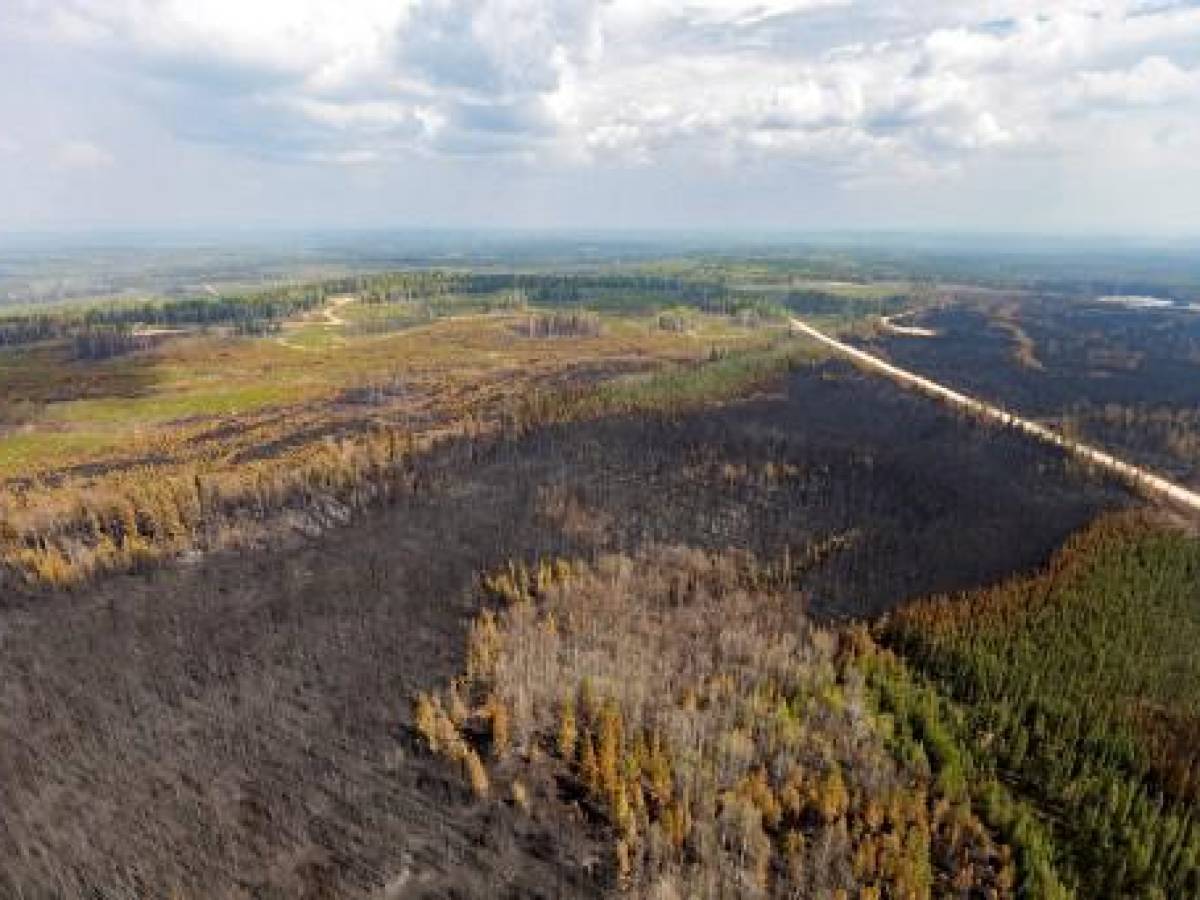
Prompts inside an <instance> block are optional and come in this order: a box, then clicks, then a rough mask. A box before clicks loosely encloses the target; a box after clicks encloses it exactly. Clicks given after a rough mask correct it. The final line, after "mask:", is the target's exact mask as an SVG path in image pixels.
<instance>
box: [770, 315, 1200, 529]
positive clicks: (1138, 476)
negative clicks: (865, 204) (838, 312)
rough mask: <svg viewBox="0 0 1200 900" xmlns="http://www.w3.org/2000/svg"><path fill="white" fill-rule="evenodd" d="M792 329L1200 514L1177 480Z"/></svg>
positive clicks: (813, 332)
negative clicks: (1059, 448)
mask: <svg viewBox="0 0 1200 900" xmlns="http://www.w3.org/2000/svg"><path fill="white" fill-rule="evenodd" d="M790 322H791V327H792V331H793V332H798V333H800V334H804V335H806V336H808V337H810V338H812V339H813V340H816V341H818V342H820V343H822V344H824V345H825V346H826V347H829V348H831V349H832V350H835V351H836V352H838V353H841V354H843V355H844V356H848V357H850V359H852V360H854V361H855V362H856V363H859V364H860V365H862V366H864V367H866V368H869V369H874V370H875V371H877V372H881V373H883V374H884V375H887V376H888V377H889V378H892V379H894V380H895V381H896V382H898V383H899V384H902V385H904V386H906V387H913V388H916V389H917V390H919V391H922V392H924V393H926V394H929V395H930V396H933V397H936V398H938V399H939V400H944V401H946V402H947V403H949V404H951V405H952V406H957V407H959V408H961V409H965V410H967V411H968V412H971V413H974V414H975V415H978V416H980V417H981V418H985V419H991V420H992V421H994V422H999V423H1001V424H1002V425H1008V426H1010V427H1012V428H1016V429H1017V430H1019V431H1022V432H1024V433H1025V434H1027V435H1029V436H1030V437H1033V438H1036V439H1038V440H1040V441H1045V442H1046V443H1048V444H1053V445H1054V446H1056V447H1062V448H1063V449H1064V450H1066V451H1067V452H1068V453H1071V454H1073V455H1074V456H1076V457H1077V458H1079V459H1081V460H1083V461H1084V462H1086V463H1089V464H1091V465H1094V466H1098V467H1099V468H1101V469H1104V470H1106V471H1107V472H1109V473H1111V474H1113V475H1115V476H1117V477H1118V478H1120V479H1121V480H1122V481H1125V482H1126V483H1128V484H1129V485H1131V486H1132V487H1133V488H1134V489H1135V490H1137V491H1139V492H1141V493H1142V494H1145V495H1147V496H1149V497H1153V498H1156V499H1163V500H1168V501H1170V502H1172V503H1175V504H1178V505H1179V506H1182V507H1186V508H1187V509H1189V510H1191V511H1192V512H1194V513H1200V494H1198V493H1196V492H1195V491H1190V490H1188V489H1187V488H1185V487H1183V486H1182V485H1178V484H1176V483H1175V482H1173V481H1168V480H1167V479H1166V478H1163V477H1162V476H1161V475H1155V474H1154V473H1153V472H1149V471H1147V470H1146V469H1143V468H1142V467H1140V466H1135V465H1133V464H1132V463H1127V462H1125V461H1124V460H1121V459H1117V457H1115V456H1113V455H1112V454H1111V453H1107V452H1105V451H1104V450H1099V449H1097V448H1095V447H1092V446H1090V445H1088V444H1082V443H1079V442H1078V441H1073V440H1070V439H1069V438H1066V437H1064V436H1063V435H1061V434H1059V433H1058V432H1056V431H1054V430H1052V429H1050V428H1047V427H1046V426H1045V425H1041V424H1039V423H1037V422H1034V421H1032V420H1031V419H1025V418H1022V417H1021V416H1017V415H1014V414H1013V413H1010V412H1007V411H1005V410H1003V409H1001V408H1000V407H998V406H993V405H992V404H990V403H985V402H984V401H982V400H978V399H976V398H975V397H971V396H969V395H967V394H963V393H960V392H959V391H955V390H952V389H951V388H948V387H946V386H945V385H942V384H939V383H938V382H936V381H932V380H930V379H928V378H925V377H924V376H921V375H917V374H915V373H913V372H909V371H908V370H907V369H901V368H900V367H899V366H894V365H892V364H891V363H889V362H885V361H884V360H882V359H880V358H879V357H877V356H872V355H871V354H870V353H866V352H865V351H863V350H859V349H858V348H857V347H852V346H850V345H849V344H846V343H843V342H842V341H839V340H837V339H835V338H831V337H830V336H829V335H827V334H825V333H824V332H823V331H820V330H819V329H816V328H813V327H812V326H811V325H808V324H806V323H804V322H802V321H800V320H799V319H794V318H793V319H791V320H790Z"/></svg>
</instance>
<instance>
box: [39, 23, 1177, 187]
mask: <svg viewBox="0 0 1200 900" xmlns="http://www.w3.org/2000/svg"><path fill="white" fill-rule="evenodd" d="M27 7H28V9H30V10H32V12H29V13H27V14H26V16H27V22H26V24H27V27H29V28H30V29H32V30H34V31H36V32H37V33H38V34H39V35H41V39H43V40H50V41H56V42H59V43H64V44H67V45H69V46H72V47H78V48H83V49H84V50H85V51H86V52H89V53H92V54H94V55H95V56H96V57H97V58H98V59H101V60H104V61H106V62H107V64H108V65H109V66H111V68H112V69H113V71H115V72H118V73H120V74H121V75H122V77H125V78H127V79H129V83H130V85H131V88H130V91H131V93H133V94H136V95H137V96H138V97H140V98H142V101H143V102H145V103H147V104H149V105H150V106H151V107H152V108H154V109H155V110H156V111H157V113H158V114H159V115H160V116H161V117H162V119H163V121H165V122H167V123H168V125H169V126H170V127H171V128H173V129H174V130H175V131H176V132H177V133H178V134H180V135H183V136H184V137H186V138H187V139H191V140H200V141H206V142H211V143H219V144H224V145H227V146H229V147H232V148H234V149H236V150H239V151H241V152H244V153H246V154H248V155H252V156H257V157H268V158H283V159H294V160H310V161H318V162H324V163H331V164H348V163H354V164H359V165H375V164H380V165H382V164H387V163H388V162H389V161H392V162H394V161H396V160H401V159H404V158H406V157H409V156H412V155H414V154H415V155H420V156H431V155H432V156H439V155H444V156H464V155H469V156H477V155H502V156H509V157H512V158H515V159H522V160H528V161H530V162H534V163H537V164H539V165H565V166H578V165H590V166H616V167H620V166H625V165H636V166H644V165H647V164H652V163H655V162H656V161H662V160H674V159H677V158H679V157H680V156H681V155H682V156H685V157H687V158H689V159H692V160H701V161H705V162H706V164H711V165H715V166H720V165H729V164H732V163H737V164H745V163H747V162H749V161H752V160H755V159H764V160H767V159H769V160H781V159H782V160H790V161H793V162H795V163H796V164H801V165H812V166H822V167H826V168H828V169H829V170H830V171H831V172H832V173H833V175H834V177H837V178H841V179H844V180H845V181H846V182H847V183H851V182H853V183H863V180H864V179H872V178H876V177H880V176H881V175H882V176H885V177H886V176H887V175H889V174H894V175H896V176H898V177H905V178H908V177H918V176H919V177H922V178H924V177H931V176H933V175H936V173H938V172H943V173H947V174H948V175H950V176H955V175H956V173H958V172H960V171H961V170H962V167H963V166H964V165H969V164H970V163H971V162H972V160H976V159H985V158H986V159H990V158H993V157H998V156H1003V155H1005V154H1029V153H1040V154H1050V155H1052V154H1055V153H1065V152H1068V150H1069V149H1070V148H1072V147H1078V146H1080V145H1081V144H1082V143H1084V142H1085V141H1086V139H1087V137H1088V135H1089V134H1090V132H1089V129H1090V128H1091V126H1090V125H1089V124H1088V123H1089V120H1090V119H1091V118H1092V117H1094V116H1096V115H1101V114H1107V115H1111V114H1112V113H1113V111H1114V110H1122V111H1124V112H1122V113H1121V114H1124V115H1129V116H1134V115H1137V116H1141V117H1153V116H1154V115H1156V113H1155V110H1156V109H1161V108H1163V107H1166V106H1168V105H1172V104H1174V105H1175V106H1176V107H1178V106H1180V105H1182V106H1183V107H1184V108H1185V109H1187V110H1188V111H1190V113H1191V114H1193V115H1196V114H1200V97H1198V96H1197V89H1198V88H1197V76H1196V72H1197V71H1200V68H1198V67H1200V59H1198V58H1197V57H1198V56H1200V8H1198V7H1197V6H1196V5H1195V4H1193V3H1189V2H1162V0H1153V2H1138V0H1057V2H1055V3H1054V4H1046V3H1044V2H1035V0H957V2H952V0H920V2H917V0H913V2H902V0H871V2H868V0H690V2H687V3H678V2H669V0H407V2H406V0H345V2H343V3H340V4H337V5H331V4H329V3H327V2H325V0H256V2H253V3H250V2H245V0H206V2H205V3H202V4H198V3H194V2H191V0H122V2H120V3H103V4H101V3H96V2H90V0H40V2H39V0H31V4H27ZM1138 124H1139V125H1141V124H1148V125H1150V126H1157V127H1159V128H1160V129H1161V128H1162V127H1165V125H1166V124H1168V123H1166V122H1161V121H1155V120H1153V119H1152V118H1150V119H1147V120H1146V121H1145V122H1142V121H1141V120H1140V119H1139V122H1138ZM96 149H97V152H96V153H93V154H91V159H92V160H93V161H92V163H91V165H96V164H97V162H96V161H97V160H100V159H102V158H103V156H104V154H103V151H99V150H98V148H96ZM74 155H75V156H77V157H78V158H79V159H81V160H82V159H86V158H87V157H88V154H87V153H86V152H77V153H75V154H74Z"/></svg>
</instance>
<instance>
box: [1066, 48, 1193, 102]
mask: <svg viewBox="0 0 1200 900" xmlns="http://www.w3.org/2000/svg"><path fill="white" fill-rule="evenodd" d="M1074 93H1075V95H1076V97H1077V98H1078V99H1079V101H1081V102H1083V103H1088V104H1092V105H1094V106H1110V107H1135V106H1159V105H1165V104H1169V103H1175V102H1179V101H1189V100H1190V101H1192V102H1193V103H1200V70H1195V69H1192V70H1189V69H1184V68H1181V67H1179V66H1177V65H1175V64H1174V63H1173V62H1171V60H1169V59H1166V58H1165V57H1162V56H1150V57H1147V58H1146V59H1143V60H1141V61H1140V62H1139V63H1137V65H1135V66H1133V67H1131V68H1128V69H1118V70H1111V71H1103V72H1083V73H1081V74H1080V75H1079V76H1078V77H1077V78H1076V79H1075V83H1074Z"/></svg>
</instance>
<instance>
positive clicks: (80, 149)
mask: <svg viewBox="0 0 1200 900" xmlns="http://www.w3.org/2000/svg"><path fill="white" fill-rule="evenodd" d="M113 162H114V160H113V156H112V154H111V153H109V152H108V151H107V150H105V149H104V148H103V147H101V146H99V145H98V144H94V143H92V142H91V141H82V140H74V141H64V142H63V143H61V144H59V145H58V147H57V148H55V151H54V163H55V165H57V166H58V167H59V168H61V169H75V170H89V169H104V168H107V167H108V166H111V165H112V164H113Z"/></svg>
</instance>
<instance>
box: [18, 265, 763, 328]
mask: <svg viewBox="0 0 1200 900" xmlns="http://www.w3.org/2000/svg"><path fill="white" fill-rule="evenodd" d="M340 294H353V295H355V296H357V297H359V298H360V299H361V300H362V301H363V302H365V303H369V304H388V303H412V302H418V301H419V302H422V303H424V304H426V305H427V306H428V310H427V312H428V313H429V314H431V315H436V314H437V313H438V312H439V311H440V310H442V309H443V308H444V307H447V306H449V307H455V308H457V306H461V305H463V303H464V302H465V303H466V304H467V305H468V306H472V307H473V308H479V309H485V310H487V309H495V308H504V309H511V308H517V309H520V308H523V307H525V306H526V305H527V304H534V305H541V306H586V307H587V308H588V309H590V310H598V311H605V310H607V311H614V312H653V311H657V310H660V309H665V308H670V307H674V306H680V305H682V306H688V307H692V308H696V309H701V310H704V311H705V312H710V313H720V314H726V315H732V314H736V313H740V312H745V311H749V312H753V313H755V314H757V315H760V316H773V315H778V314H779V313H780V308H779V307H778V306H777V305H775V304H772V303H769V302H767V301H766V300H764V299H762V298H761V297H753V296H742V295H737V294H734V293H733V292H731V290H730V288H729V286H728V284H727V283H726V282H725V281H724V280H721V279H714V278H705V279H698V278H681V277H668V276H659V275H642V274H611V275H603V274H555V275H549V274H525V273H513V272H509V273H500V272H493V273H489V272H458V271H452V270H438V269H431V270H419V271H408V272H391V273H383V274H373V275H357V276H352V277H343V278H333V279H327V280H325V281H320V282H312V283H306V284H294V285H282V286H279V287H273V288H269V289H266V290H261V291H254V292H250V293H244V294H237V295H230V296H222V297H201V298H191V299H179V300H147V301H143V302H114V303H112V304H103V305H102V304H97V305H94V306H88V307H84V308H72V309H60V310H53V311H39V312H30V313H20V314H10V315H7V316H0V346H16V345H21V344H30V343H36V342H39V341H46V340H55V339H63V338H71V337H73V336H75V335H76V334H79V333H80V332H83V331H86V330H88V329H97V328H123V327H133V326H137V325H141V326H149V327H154V328H177V327H183V326H216V325H225V326H231V327H233V328H235V329H236V330H237V331H239V332H240V333H246V334H259V333H264V332H266V331H270V330H271V329H272V328H273V327H277V325H278V323H280V322H282V321H283V320H284V319H287V318H289V317H291V316H295V315H297V314H300V313H304V312H307V311H310V310H313V309H316V308H319V307H320V306H322V305H324V303H325V302H326V299H327V298H329V297H332V296H337V295H340Z"/></svg>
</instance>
